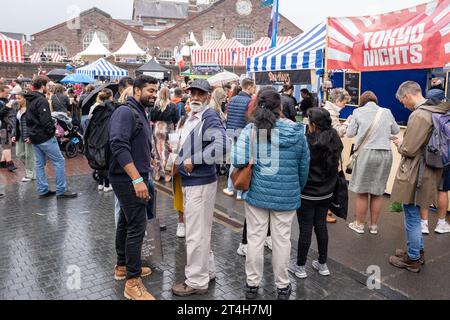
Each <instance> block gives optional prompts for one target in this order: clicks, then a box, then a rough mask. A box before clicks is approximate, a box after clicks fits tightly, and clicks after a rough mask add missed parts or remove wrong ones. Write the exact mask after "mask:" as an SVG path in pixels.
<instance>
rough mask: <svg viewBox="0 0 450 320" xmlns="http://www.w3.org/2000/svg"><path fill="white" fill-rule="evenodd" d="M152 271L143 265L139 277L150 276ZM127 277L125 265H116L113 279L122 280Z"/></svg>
mask: <svg viewBox="0 0 450 320" xmlns="http://www.w3.org/2000/svg"><path fill="white" fill-rule="evenodd" d="M152 273H153V271H152V269H150V268H146V267H143V268H142V271H141V278H145V277H148V276H151V275H152ZM126 278H127V267H119V266H116V268H115V270H114V279H116V280H117V281H123V280H125V279H126Z"/></svg>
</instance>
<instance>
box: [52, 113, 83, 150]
mask: <svg viewBox="0 0 450 320" xmlns="http://www.w3.org/2000/svg"><path fill="white" fill-rule="evenodd" d="M52 118H53V119H54V120H55V126H56V132H55V136H56V140H57V141H58V145H59V148H60V150H61V151H63V152H64V153H65V154H66V156H67V158H69V159H71V158H75V157H76V156H77V155H78V153H84V142H83V137H82V136H81V134H80V133H79V132H78V127H77V126H74V125H73V124H72V119H70V118H69V117H68V116H67V114H66V113H64V112H53V113H52Z"/></svg>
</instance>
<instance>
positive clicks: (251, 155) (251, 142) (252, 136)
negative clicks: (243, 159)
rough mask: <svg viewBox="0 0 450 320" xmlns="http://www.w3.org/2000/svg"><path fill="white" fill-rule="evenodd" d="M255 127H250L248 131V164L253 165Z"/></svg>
mask: <svg viewBox="0 0 450 320" xmlns="http://www.w3.org/2000/svg"><path fill="white" fill-rule="evenodd" d="M255 131H256V129H255V126H252V128H251V129H250V161H249V164H251V165H253V164H255V156H254V149H255Z"/></svg>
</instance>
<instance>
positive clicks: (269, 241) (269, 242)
mask: <svg viewBox="0 0 450 320" xmlns="http://www.w3.org/2000/svg"><path fill="white" fill-rule="evenodd" d="M264 245H265V246H266V247H267V248H269V250H272V237H267V238H266V242H265V243H264Z"/></svg>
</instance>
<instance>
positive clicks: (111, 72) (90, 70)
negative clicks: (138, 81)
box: [76, 58, 128, 78]
mask: <svg viewBox="0 0 450 320" xmlns="http://www.w3.org/2000/svg"><path fill="white" fill-rule="evenodd" d="M76 73H83V74H87V75H90V76H91V77H99V76H105V77H115V78H118V77H125V76H127V75H128V71H127V70H125V69H121V68H119V67H116V66H115V65H113V64H112V63H109V62H108V61H106V60H105V59H103V58H101V59H98V60H97V61H95V62H93V63H91V64H90V65H87V66H85V67H82V68H79V69H77V71H76Z"/></svg>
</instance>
